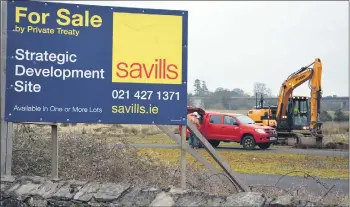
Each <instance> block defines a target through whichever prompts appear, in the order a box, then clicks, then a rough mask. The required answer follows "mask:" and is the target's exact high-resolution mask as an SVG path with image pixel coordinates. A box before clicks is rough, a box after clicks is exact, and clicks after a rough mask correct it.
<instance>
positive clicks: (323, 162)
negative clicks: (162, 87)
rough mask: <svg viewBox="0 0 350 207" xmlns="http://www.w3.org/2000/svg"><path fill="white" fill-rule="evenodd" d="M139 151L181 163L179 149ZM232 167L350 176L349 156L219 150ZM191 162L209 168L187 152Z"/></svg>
mask: <svg viewBox="0 0 350 207" xmlns="http://www.w3.org/2000/svg"><path fill="white" fill-rule="evenodd" d="M198 152H199V154H201V156H203V157H204V158H206V159H207V160H209V161H210V162H211V163H212V164H214V166H216V167H219V166H218V165H217V164H215V162H214V160H213V159H212V158H211V156H210V155H209V154H208V153H207V152H206V151H203V150H198ZM139 153H141V154H144V155H146V154H147V155H151V156H152V157H157V158H158V159H159V160H160V161H162V162H163V163H164V164H165V165H168V166H178V165H179V159H180V151H179V150H178V149H140V150H139ZM218 154H219V155H220V156H222V157H223V158H224V159H225V160H226V161H227V162H228V164H229V165H230V166H231V168H232V169H233V170H234V171H236V172H237V173H242V174H270V175H284V174H286V173H289V172H291V171H303V172H305V173H308V174H310V175H312V176H316V177H320V178H333V179H348V178H349V161H348V158H347V157H338V156H333V157H330V156H319V155H300V154H284V153H278V154H277V153H259V154H255V153H254V152H231V151H219V152H218ZM187 160H188V162H189V164H191V165H193V166H194V167H195V168H197V169H199V170H200V171H206V168H204V167H203V166H202V165H201V164H200V163H198V162H196V161H195V159H194V158H193V157H192V156H191V155H189V154H188V155H187ZM289 175H290V176H304V173H298V172H295V173H291V174H289Z"/></svg>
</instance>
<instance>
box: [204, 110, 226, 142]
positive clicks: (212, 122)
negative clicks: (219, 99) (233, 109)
mask: <svg viewBox="0 0 350 207" xmlns="http://www.w3.org/2000/svg"><path fill="white" fill-rule="evenodd" d="M222 119H223V116H222V115H214V114H213V115H212V114H210V115H209V117H208V126H207V133H206V134H207V138H208V139H221V138H222V133H221V127H222V123H223V120H222Z"/></svg>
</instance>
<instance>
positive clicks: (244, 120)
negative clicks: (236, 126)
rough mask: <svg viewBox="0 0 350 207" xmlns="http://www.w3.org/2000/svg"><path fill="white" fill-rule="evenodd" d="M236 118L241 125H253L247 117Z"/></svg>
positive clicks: (239, 116) (251, 120)
mask: <svg viewBox="0 0 350 207" xmlns="http://www.w3.org/2000/svg"><path fill="white" fill-rule="evenodd" d="M236 118H237V119H238V120H239V121H240V122H241V123H242V124H255V122H254V121H253V119H251V118H249V117H248V116H245V115H238V116H236Z"/></svg>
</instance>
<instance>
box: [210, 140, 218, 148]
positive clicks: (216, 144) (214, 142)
mask: <svg viewBox="0 0 350 207" xmlns="http://www.w3.org/2000/svg"><path fill="white" fill-rule="evenodd" d="M209 143H210V144H211V146H213V147H218V146H219V144H220V141H217V140H210V141H209Z"/></svg>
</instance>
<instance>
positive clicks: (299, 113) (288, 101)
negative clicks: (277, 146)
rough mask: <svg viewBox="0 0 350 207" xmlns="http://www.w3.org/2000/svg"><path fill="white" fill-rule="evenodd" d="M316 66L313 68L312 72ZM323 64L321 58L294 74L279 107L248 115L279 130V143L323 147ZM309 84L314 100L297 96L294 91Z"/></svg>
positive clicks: (258, 108)
mask: <svg viewBox="0 0 350 207" xmlns="http://www.w3.org/2000/svg"><path fill="white" fill-rule="evenodd" d="M312 65H313V67H312V68H310V67H311V66H312ZM321 76H322V63H321V60H320V59H319V58H316V60H315V61H314V62H313V63H311V64H310V65H308V66H306V67H302V68H301V69H300V70H298V71H296V72H295V73H292V74H291V75H290V76H288V78H287V79H286V80H285V81H284V82H283V84H282V86H281V88H280V92H279V96H278V102H277V106H268V107H264V106H263V98H261V101H260V104H259V106H256V107H255V109H252V110H249V111H248V116H249V117H250V118H252V119H253V120H254V121H256V122H257V123H260V124H262V125H268V126H272V127H275V128H276V131H277V133H278V139H279V142H282V143H283V142H286V143H287V144H288V145H293V144H295V143H298V144H302V145H305V146H317V145H322V140H323V133H322V129H321V127H322V122H320V120H319V119H320V101H321V95H322V89H321ZM308 80H309V87H310V89H311V97H310V98H308V97H304V96H293V95H292V94H293V90H294V89H295V88H297V87H298V86H300V85H301V84H303V83H305V82H306V81H308Z"/></svg>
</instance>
